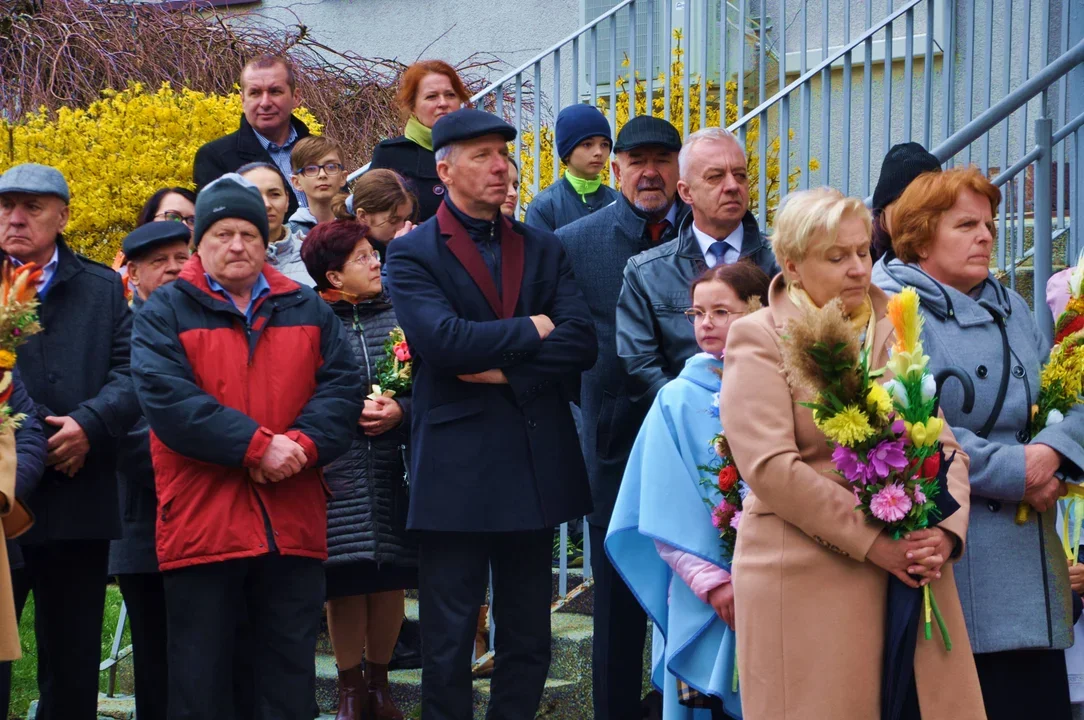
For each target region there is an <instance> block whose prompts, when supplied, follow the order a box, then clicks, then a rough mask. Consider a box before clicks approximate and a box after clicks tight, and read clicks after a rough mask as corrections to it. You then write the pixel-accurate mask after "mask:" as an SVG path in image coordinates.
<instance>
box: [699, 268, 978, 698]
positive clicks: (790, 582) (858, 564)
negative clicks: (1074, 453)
mask: <svg viewBox="0 0 1084 720" xmlns="http://www.w3.org/2000/svg"><path fill="white" fill-rule="evenodd" d="M870 296H871V299H872V301H873V306H874V312H875V313H876V318H877V319H878V322H877V325H876V330H875V335H874V345H873V348H874V350H873V357H872V359H871V366H872V367H874V368H879V367H883V366H884V364H885V362H886V361H887V357H888V355H887V353H888V348H889V347H890V345H891V341H892V325H891V323H890V322H889V321H888V320H887V319H886V318H885V307H886V303H887V297H886V296H885V294H884V293H883V292H881V291H880V290H879V289H878V288H876V287H871V288H870ZM798 317H800V311H799V310H798V308H797V307H796V306H795V305H794V304H793V303H792V302H791V301H790V300H789V299H788V298H787V294H786V290H785V287H784V284H783V282H782V277H781V276H780V277H776V279H775V281H774V282H773V283H772V287H771V292H770V298H769V307H767V308H765V309H763V310H761V311H759V312H757V313H755V314H753V315H751V316H749V317H746V318H744V319H742V320H740V321H738V322H737V323H735V324H734V326H733V327H732V328H731V330H730V336H729V339H728V342H727V352H726V369H725V373H724V378H723V389H722V398H721V402H720V407H721V412H722V421H723V427H725V428H726V433H727V436H728V437H729V438H730V443H731V447H732V448H733V452H734V458H735V460H736V462H737V465H738V468H739V470H740V471H741V474H742V476H743V477H744V478H745V480H746V481H747V482H748V484H749V486H750V487H751V488H752V490H753V493H752V494H751V495H750V496H749V497H748V499H747V500H746V501H745V512H744V513H743V514H742V522H741V526H740V530H739V532H738V542H737V547H736V549H735V555H734V564H733V569H734V594H735V607H736V614H737V636H738V665H739V677H740V683H741V697H742V710H743V714H744V716H745V718H746V720H798V719H803V720H805V719H808V720H828V719H831V720H876V719H877V718H879V717H880V701H881V663H882V653H883V635H884V613H885V597H886V588H887V583H888V578H889V576H888V573H887V572H885V571H884V570H882V569H880V568H879V567H877V566H875V565H873V564H872V563H869V562H865V557H866V552H867V551H868V550H869V548H870V546H871V545H872V544H873V541H874V539H875V538H876V536H877V534H878V532H879V528H878V527H876V526H874V525H872V524H870V523H868V522H867V521H866V520H865V518H864V517H863V515H862V514H861V513H860V512H858V511H856V510H855V509H854V505H855V503H854V496H853V495H852V494H851V492H850V491H849V490H848V489H847V488H846V487H845V484H844V481H843V480H842V479H841V478H839V477H838V476H835V475H832V474H830V468H831V467H832V462H831V452H830V450H829V448H828V446H827V444H826V441H825V438H824V435H823V434H822V433H821V432H820V431H819V430H817V428H816V427H815V426H814V424H813V415H812V412H811V411H810V410H808V409H806V408H803V407H801V406H799V405H797V404H796V403H797V401H798V400H809V399H811V398H809V397H798V398H796V397H794V396H792V394H791V390H790V388H789V386H788V385H787V382H786V379H785V378H784V377H783V375H782V373H781V357H780V352H779V347H778V343H779V336H780V332H781V330H782V328H783V326H784V324H785V323H786V321H787V320H788V319H790V318H798ZM941 441H942V442H943V443H944V444H945V449H946V452H947V453H948V454H950V455H951V454H952V451H953V450H957V451H958V450H959V445H958V444H957V442H956V440H955V438H953V436H952V433H951V431H950V430H949V428H948V426H947V425H946V426H945V431H944V432H943V433H942V435H941ZM949 491H950V492H951V493H952V495H953V497H954V498H955V499H956V500H957V501H958V502H959V503H960V506H961V509H960V510H959V511H957V512H956V513H955V514H953V515H952V516H951V517H949V518H947V519H946V520H945V521H944V522H943V523H941V527H942V528H944V529H945V530H947V531H949V532H951V533H953V534H955V535H956V536H957V537H958V538H960V540H961V541H963V539H964V538H965V537H966V535H967V520H968V505H969V487H968V482H967V457H966V455H964V454H963V453H962V452H958V454H957V456H956V462H955V463H954V464H953V465H952V469H951V470H950V472H949ZM961 548H962V545H961ZM933 588H934V593H935V595H936V597H937V601H938V603H939V605H940V607H941V610H942V612H943V613H944V616H945V620H946V622H947V624H948V627H949V632H950V634H951V637H952V641H953V648H952V651H951V652H946V651H945V649H944V646H943V645H942V643H941V639H940V635H939V634H938V632H937V630H936V628H935V629H934V639H933V640H931V641H927V640H926V639H925V638H924V637H923V636H922V634H921V633H922V626H921V624H920V627H919V633H920V636H919V640H918V649H917V650H916V653H915V677H916V683H917V688H918V696H919V705H920V709H921V712H922V717H923V720H972V719H978V718H985V717H986V713H985V710H984V709H983V702H982V694H981V692H980V689H979V681H978V676H977V674H976V672H975V662H974V658H973V657H972V654H971V648H970V645H969V643H968V637H967V630H966V628H965V626H964V618H963V611H962V610H961V607H960V600H959V597H958V596H957V594H956V583H955V581H954V579H953V575H952V569H951V567H950V566H948V565H946V566H945V569H944V571H943V573H942V577H941V579H940V580H938V581H936V582H934V583H933Z"/></svg>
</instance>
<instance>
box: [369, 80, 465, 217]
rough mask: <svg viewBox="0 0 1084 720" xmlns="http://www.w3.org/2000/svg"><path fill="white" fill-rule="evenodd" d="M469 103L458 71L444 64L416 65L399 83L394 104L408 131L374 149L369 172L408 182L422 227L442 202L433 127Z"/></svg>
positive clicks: (441, 188)
mask: <svg viewBox="0 0 1084 720" xmlns="http://www.w3.org/2000/svg"><path fill="white" fill-rule="evenodd" d="M469 99H470V95H469V94H468V93H467V88H466V86H465V85H463V81H462V80H460V79H459V75H458V74H456V71H455V68H453V67H452V66H451V65H449V64H448V63H446V62H444V61H443V60H421V61H419V62H416V63H414V64H413V65H411V66H410V67H408V68H407V69H406V72H404V73H403V77H402V78H401V79H400V81H399V92H398V93H396V96H395V100H396V103H397V104H398V105H399V110H400V112H401V113H402V115H403V119H404V120H405V121H406V128H405V129H404V131H403V134H402V135H400V136H399V137H395V138H391V139H388V140H385V141H383V142H382V143H380V144H379V145H377V146H376V149H375V150H373V159H372V162H371V163H370V164H369V167H370V168H387V169H389V170H395V171H396V172H398V173H399V174H400V175H402V176H403V177H404V178H406V179H407V181H408V182H409V183H410V185H411V190H412V191H413V192H414V195H415V196H416V197H417V198H418V222H419V223H421V222H425V221H426V220H428V219H429V218H431V217H432V216H433V215H434V214H436V212H437V208H438V207H440V201H441V200H442V199H443V197H444V185H442V184H441V182H440V178H439V177H437V160H436V157H435V156H434V155H433V125H434V123H436V121H437V120H439V119H440V118H442V117H444V116H445V115H447V114H448V113H452V112H455V111H456V110H458V109H459V108H461V107H463V106H464V105H466V103H467V101H468V100H469Z"/></svg>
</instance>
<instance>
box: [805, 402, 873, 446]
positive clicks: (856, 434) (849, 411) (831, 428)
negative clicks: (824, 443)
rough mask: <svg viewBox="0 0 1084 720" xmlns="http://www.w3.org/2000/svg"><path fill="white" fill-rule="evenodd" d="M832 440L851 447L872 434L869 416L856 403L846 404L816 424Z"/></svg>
mask: <svg viewBox="0 0 1084 720" xmlns="http://www.w3.org/2000/svg"><path fill="white" fill-rule="evenodd" d="M817 427H818V428H820V431H821V432H823V433H824V434H825V436H826V437H827V438H828V439H829V440H831V441H832V442H835V443H838V444H839V445H845V446H847V447H852V446H854V445H857V444H858V443H860V442H863V441H864V440H868V439H869V438H870V437H871V436H872V435H873V428H872V427H871V426H870V424H869V417H868V416H867V415H866V414H865V413H864V412H862V411H861V410H860V409H859V408H858V407H857V406H856V405H848V406H847V407H845V408H843V410H841V411H840V412H838V413H836V414H835V415H833V416H832V417H830V418H828V419H827V420H825V421H823V422H820V423H818V424H817Z"/></svg>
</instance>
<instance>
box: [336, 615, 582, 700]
mask: <svg viewBox="0 0 1084 720" xmlns="http://www.w3.org/2000/svg"><path fill="white" fill-rule="evenodd" d="M416 612H417V603H416V601H411V600H407V616H408V617H410V616H411V615H412V614H414V613H416ZM551 634H552V646H551V652H552V658H551V661H550V681H551V684H550V686H547V687H550V689H551V690H552V694H553V698H552V699H553V700H554V701H556V700H558V699H562V700H563V699H564V698H565V697H566V696H567V695H568V693H567V692H566V689H567V688H568V687H569V686H570V685H572V686H577V687H579V688H580V689H581V690H582V691H583V692H585V693H586V694H587V696H588V697H589V696H590V688H591V638H592V620H591V618H590V617H589V616H586V615H578V614H573V613H557V614H554V615H553V616H552V619H551ZM389 679H390V681H391V686H392V695H393V697H394V698H395V701H396V703H397V704H399V707H400V709H402V710H403V711H404V712H407V709H408V708H416V707H417V706H418V704H419V703H420V702H421V686H420V682H421V671H420V670H396V671H392V672H391V673H389ZM488 682H489V681H488V680H476V681H475V696H476V700H477V698H478V697H479V696H480V694H481V695H485V694H486V693H487V692H488V687H489V685H488ZM316 687H317V691H316V697H317V701H318V702H319V705H320V708H321V709H322V710H324V711H331V710H334V708H335V705H336V703H337V702H338V697H339V682H338V668H337V667H336V665H335V659H334V656H332V655H330V654H324V653H321V654H319V655H317V657H316ZM483 707H484V705H483ZM562 712H564V710H563V709H562ZM407 714H408V715H409V713H407ZM561 717H563V715H562V716H561Z"/></svg>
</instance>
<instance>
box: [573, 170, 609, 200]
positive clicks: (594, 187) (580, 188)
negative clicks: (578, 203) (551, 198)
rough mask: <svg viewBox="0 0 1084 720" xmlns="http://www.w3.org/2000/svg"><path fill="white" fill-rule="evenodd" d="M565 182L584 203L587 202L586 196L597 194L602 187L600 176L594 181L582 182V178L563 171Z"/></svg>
mask: <svg viewBox="0 0 1084 720" xmlns="http://www.w3.org/2000/svg"><path fill="white" fill-rule="evenodd" d="M565 180H568V184H569V185H571V186H572V189H573V190H575V191H576V194H577V195H579V196H580V199H581V200H583V201H584V202H587V196H588V195H590V194H592V193H595V192H598V189H599V188H600V187H602V177H601V176H599V177H597V178H595V179H594V180H584V179H583V178H580V177H576V176H575V175H573V174H572V171H571V170H565Z"/></svg>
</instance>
